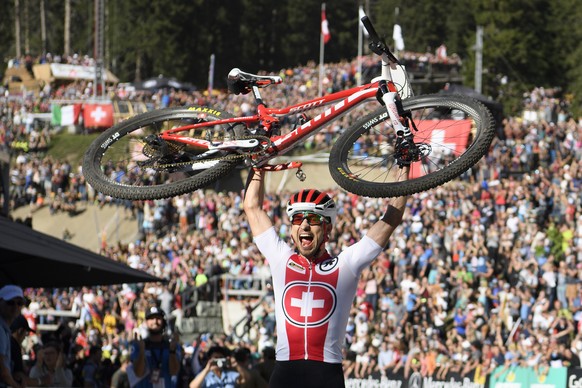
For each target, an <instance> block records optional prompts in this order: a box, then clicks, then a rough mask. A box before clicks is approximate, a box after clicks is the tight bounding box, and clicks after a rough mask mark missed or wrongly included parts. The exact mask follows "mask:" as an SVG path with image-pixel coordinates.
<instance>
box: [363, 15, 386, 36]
mask: <svg viewBox="0 0 582 388" xmlns="http://www.w3.org/2000/svg"><path fill="white" fill-rule="evenodd" d="M362 24H363V25H364V28H366V31H368V34H369V35H370V39H371V40H373V41H376V42H381V41H382V39H380V35H378V33H377V32H376V29H375V28H374V26H373V25H372V22H371V21H370V18H369V17H367V16H364V17H362Z"/></svg>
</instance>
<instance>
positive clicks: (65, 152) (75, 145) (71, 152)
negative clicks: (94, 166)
mask: <svg viewBox="0 0 582 388" xmlns="http://www.w3.org/2000/svg"><path fill="white" fill-rule="evenodd" d="M98 135H99V134H98V133H92V134H88V135H81V134H79V135H77V134H71V133H62V132H61V133H58V134H56V135H53V136H52V137H51V142H50V145H49V150H48V154H49V155H50V156H51V157H53V158H55V159H59V160H68V161H69V163H71V165H73V166H78V165H79V164H81V163H82V161H83V155H84V154H85V150H86V149H87V148H88V147H89V144H91V142H92V141H93V140H95V138H96V137H97V136H98Z"/></svg>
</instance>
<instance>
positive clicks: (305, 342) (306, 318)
mask: <svg viewBox="0 0 582 388" xmlns="http://www.w3.org/2000/svg"><path fill="white" fill-rule="evenodd" d="M312 276H313V272H312V263H311V261H309V281H308V282H307V294H308V295H309V293H310V292H311V279H312ZM310 300H311V298H307V303H310ZM306 307H307V311H309V309H310V308H311V306H309V305H308V306H306ZM308 319H309V317H308V316H305V326H304V327H303V330H304V333H305V334H304V335H303V338H304V344H303V345H304V347H305V356H304V359H305V360H307V359H308V358H309V354H308V353H307V348H308V344H309V342H308V341H307V320H308Z"/></svg>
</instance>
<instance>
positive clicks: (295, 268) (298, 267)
mask: <svg viewBox="0 0 582 388" xmlns="http://www.w3.org/2000/svg"><path fill="white" fill-rule="evenodd" d="M287 267H289V269H291V270H293V271H295V272H299V273H301V274H305V267H303V266H302V265H299V264H297V263H296V262H294V261H293V260H289V261H288V262H287Z"/></svg>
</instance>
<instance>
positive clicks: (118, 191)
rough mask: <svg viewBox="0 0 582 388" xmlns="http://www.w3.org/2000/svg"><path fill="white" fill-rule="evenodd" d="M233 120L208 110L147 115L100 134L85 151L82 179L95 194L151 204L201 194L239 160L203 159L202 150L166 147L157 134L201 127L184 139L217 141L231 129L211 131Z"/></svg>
mask: <svg viewBox="0 0 582 388" xmlns="http://www.w3.org/2000/svg"><path fill="white" fill-rule="evenodd" d="M230 117H233V116H232V115H230V114H228V113H226V112H222V111H218V110H216V109H212V108H208V107H198V106H192V107H189V108H170V109H162V110H157V111H153V112H147V113H144V114H140V115H138V116H135V117H133V118H131V119H129V120H126V121H123V122H121V123H119V124H117V125H115V126H113V127H111V128H109V129H108V130H106V131H105V132H103V133H102V134H101V135H100V136H99V137H98V138H97V139H95V141H93V143H91V145H90V146H89V148H88V149H87V152H86V153H85V157H84V160H83V174H84V176H85V179H86V180H87V182H88V183H89V184H90V185H91V186H93V188H94V189H95V190H96V191H98V192H100V193H103V194H105V195H109V196H112V197H114V198H122V199H130V200H149V199H162V198H168V197H173V196H176V195H181V194H185V193H189V192H192V191H195V190H197V189H200V188H203V187H205V186H207V185H209V184H211V183H213V182H215V181H217V180H218V179H220V178H221V177H223V176H225V175H227V174H228V173H229V172H231V171H232V170H233V169H234V168H235V167H236V166H237V164H239V163H241V161H242V159H239V158H236V159H229V156H230V154H229V151H228V150H225V151H221V152H219V153H215V154H213V155H211V156H208V157H206V156H205V155H206V154H205V151H207V150H206V149H196V148H194V147H191V146H187V145H186V144H183V143H180V142H171V141H165V140H163V139H161V138H160V137H159V134H160V133H161V132H163V131H166V130H168V129H171V128H177V127H182V126H186V125H191V124H195V123H200V122H208V123H209V125H208V126H207V127H203V128H198V129H196V130H190V131H188V132H187V133H185V134H184V135H185V136H188V137H192V138H199V139H205V140H214V139H217V140H221V139H222V138H223V137H224V136H225V135H226V134H227V133H232V132H233V131H232V128H230V126H227V125H221V126H218V125H213V124H212V122H213V121H215V120H217V119H219V118H220V119H222V118H230Z"/></svg>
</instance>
